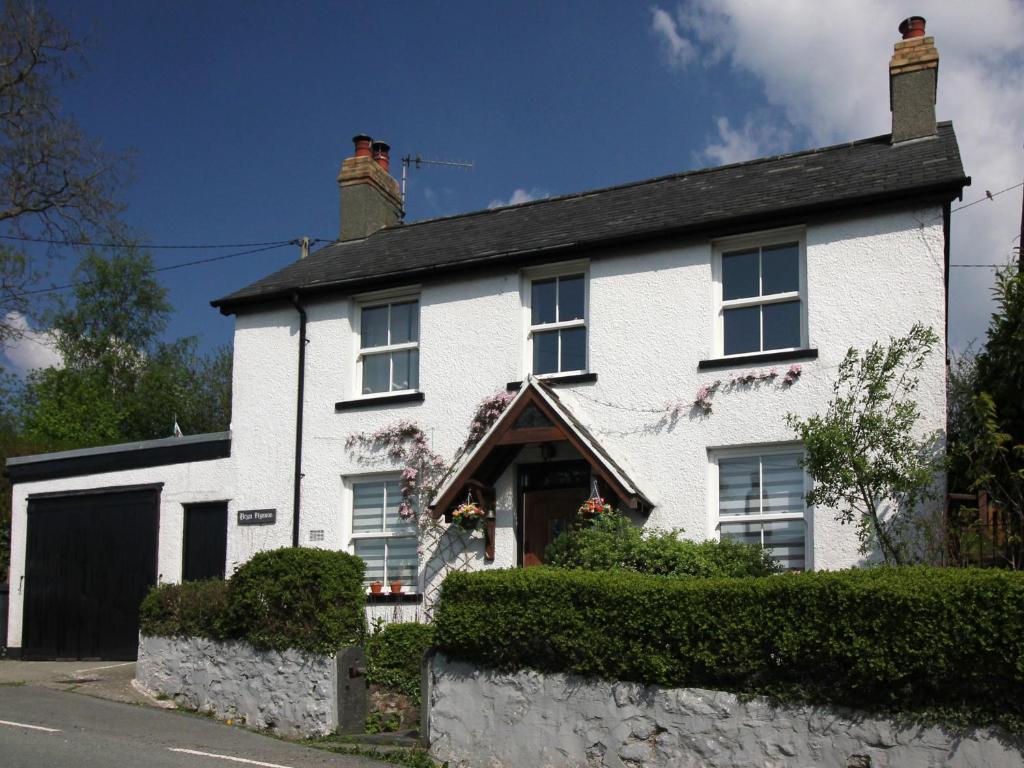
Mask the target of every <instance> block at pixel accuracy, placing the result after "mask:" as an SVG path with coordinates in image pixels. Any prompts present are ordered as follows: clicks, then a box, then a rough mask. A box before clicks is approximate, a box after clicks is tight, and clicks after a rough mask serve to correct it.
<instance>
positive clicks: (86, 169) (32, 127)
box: [0, 0, 123, 341]
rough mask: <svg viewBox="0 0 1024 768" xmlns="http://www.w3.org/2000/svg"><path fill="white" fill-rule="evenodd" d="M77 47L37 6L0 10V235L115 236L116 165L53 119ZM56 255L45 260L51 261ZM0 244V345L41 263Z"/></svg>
mask: <svg viewBox="0 0 1024 768" xmlns="http://www.w3.org/2000/svg"><path fill="white" fill-rule="evenodd" d="M81 55H82V45H81V43H80V42H79V41H77V40H75V39H74V38H73V37H72V36H71V34H70V32H68V30H67V29H66V28H65V27H64V26H63V25H62V24H61V23H60V22H58V21H57V20H56V19H55V18H54V17H53V16H52V15H51V14H50V13H49V12H48V11H47V10H46V9H45V7H44V6H43V3H42V2H40V1H39V0H4V2H3V5H2V7H0V232H2V233H4V234H8V235H16V236H28V237H42V238H48V239H58V240H63V239H71V240H95V239H96V238H97V237H102V238H105V239H109V238H115V239H116V238H118V237H119V234H120V231H121V227H120V225H119V223H118V219H117V217H118V214H119V213H120V211H121V209H122V206H121V204H120V202H119V201H118V198H117V190H118V188H119V186H120V181H119V177H120V175H121V171H122V165H123V160H122V159H119V158H116V157H114V156H112V155H110V154H108V153H106V152H104V151H103V150H102V149H101V148H100V146H99V144H98V142H96V141H94V140H92V139H90V138H89V137H87V136H86V135H85V134H84V132H83V131H82V130H81V128H80V127H79V126H78V124H77V123H76V122H75V121H74V120H73V119H72V118H70V117H69V116H67V115H64V114H62V113H61V109H60V103H59V101H58V99H57V95H56V90H57V87H58V86H59V85H60V84H61V83H63V82H65V81H68V80H70V79H73V77H74V75H75V69H76V65H79V63H80V59H81ZM59 253H60V252H59V251H58V250H56V249H54V250H52V251H51V252H50V254H49V255H50V256H54V257H55V256H57V255H58V254H59ZM33 255H34V256H35V258H29V256H28V254H27V253H26V251H25V250H23V249H20V248H17V247H14V246H12V245H11V244H10V243H7V244H4V245H2V246H0V341H2V340H3V339H6V338H11V337H14V336H18V335H20V333H21V332H22V328H21V326H20V325H19V324H18V323H12V322H11V321H10V320H9V319H8V315H9V313H11V312H17V313H21V314H25V313H26V312H27V310H28V295H27V293H26V292H27V291H28V290H29V289H31V288H32V287H33V286H34V285H36V284H38V283H39V281H40V280H42V279H43V278H44V277H45V276H46V272H47V269H46V262H47V259H40V258H39V257H38V255H36V254H33Z"/></svg>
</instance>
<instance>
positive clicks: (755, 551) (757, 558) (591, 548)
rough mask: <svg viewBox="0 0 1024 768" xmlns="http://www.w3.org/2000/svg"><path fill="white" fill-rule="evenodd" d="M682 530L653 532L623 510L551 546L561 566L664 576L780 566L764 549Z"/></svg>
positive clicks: (749, 572) (549, 555)
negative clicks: (701, 538)
mask: <svg viewBox="0 0 1024 768" xmlns="http://www.w3.org/2000/svg"><path fill="white" fill-rule="evenodd" d="M681 534H682V531H648V530H644V529H642V528H641V527H640V526H639V525H636V524H634V523H633V522H632V521H631V520H629V518H627V517H625V516H624V515H622V514H621V513H619V512H614V513H612V514H607V515H601V516H600V517H598V518H597V519H596V520H595V521H594V522H593V523H592V524H590V525H584V526H582V527H578V528H572V529H569V530H568V531H566V532H565V533H563V534H561V535H560V536H559V537H558V538H556V539H555V540H554V541H553V542H551V544H550V545H549V546H548V549H547V552H546V553H545V558H544V559H545V562H547V563H548V564H550V565H554V566H557V567H559V568H586V569H589V570H596V571H607V570H627V571H636V572H637V573H649V574H655V575H659V576H705V577H707V576H767V575H769V574H772V573H776V572H778V571H779V565H778V563H776V562H775V561H774V560H772V558H771V557H770V556H769V555H768V553H767V552H766V551H765V550H764V549H763V548H761V547H757V546H754V545H751V544H740V543H739V542H735V541H730V540H728V539H725V540H723V541H710V540H709V541H701V542H697V541H690V540H688V539H684V538H681Z"/></svg>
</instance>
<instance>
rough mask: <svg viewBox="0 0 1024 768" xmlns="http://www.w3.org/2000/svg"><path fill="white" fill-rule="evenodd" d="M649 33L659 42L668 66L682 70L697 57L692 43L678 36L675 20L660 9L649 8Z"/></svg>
mask: <svg viewBox="0 0 1024 768" xmlns="http://www.w3.org/2000/svg"><path fill="white" fill-rule="evenodd" d="M651 31H652V32H654V34H655V36H656V37H657V38H658V39H659V40H661V44H662V47H663V49H664V52H665V59H666V61H667V62H668V63H669V66H671V67H674V68H678V69H682V68H684V67H686V65H687V64H689V63H690V62H691V61H693V60H694V58H695V57H696V56H697V49H696V47H695V46H694V44H693V43H691V42H690V41H689V40H687V39H686V38H685V37H683V36H682V35H680V34H679V28H678V27H677V26H676V21H675V19H673V18H672V16H671V14H669V13H668V12H666V11H665V10H664V9H662V8H658V7H654V8H651Z"/></svg>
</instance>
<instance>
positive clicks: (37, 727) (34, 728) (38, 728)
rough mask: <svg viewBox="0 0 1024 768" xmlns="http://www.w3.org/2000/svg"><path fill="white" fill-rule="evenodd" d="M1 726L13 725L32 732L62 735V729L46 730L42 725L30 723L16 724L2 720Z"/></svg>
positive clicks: (0, 721)
mask: <svg viewBox="0 0 1024 768" xmlns="http://www.w3.org/2000/svg"><path fill="white" fill-rule="evenodd" d="M0 725H13V726H14V727H15V728H28V729H29V730H32V731H46V732H47V733H60V728H45V727H43V726H41V725H29V724H28V723H14V722H11V721H10V720H0Z"/></svg>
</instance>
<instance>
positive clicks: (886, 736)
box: [424, 655, 1024, 768]
mask: <svg viewBox="0 0 1024 768" xmlns="http://www.w3.org/2000/svg"><path fill="white" fill-rule="evenodd" d="M424 693H425V696H424V701H425V704H426V705H427V707H426V711H425V712H424V717H425V728H426V730H427V736H428V738H429V740H430V745H431V746H430V749H431V753H432V755H433V757H434V758H435V759H436V760H439V761H446V760H447V761H450V765H451V766H452V768H475V767H476V766H481V767H482V766H486V767H487V768H500V767H502V766H508V767H509V768H512V766H516V767H518V766H525V765H529V766H536V767H537V768H542V767H543V768H570V767H572V768H577V767H579V768H599V767H601V768H604V767H607V768H654V766H658V767H659V768H665V767H666V766H668V767H671V768H733V767H734V766H758V767H760V768H812V767H813V768H850V767H851V766H856V768H938V767H939V766H943V767H944V768H982V767H983V766H984V767H985V768H991V767H992V766H1000V768H1015V767H1016V766H1024V758H1022V751H1021V750H1022V744H1021V743H1019V742H1011V741H1009V740H1006V739H1000V738H998V737H997V736H996V734H994V733H991V732H974V733H969V734H966V735H957V734H950V733H947V732H945V731H944V730H942V729H939V728H934V727H928V728H926V727H906V726H900V725H897V724H895V723H893V722H892V721H889V720H886V719H881V718H868V717H863V716H860V715H858V714H857V713H854V712H847V711H841V710H833V709H828V708H822V707H804V706H786V707H776V706H772V705H770V704H769V703H768V702H767V701H766V700H764V699H760V698H755V699H752V700H749V701H740V700H739V699H738V698H737V697H736V696H735V695H733V694H730V693H724V692H721V691H706V690H700V689H696V688H661V687H658V686H643V685H639V684H636V683H612V682H604V681H600V680H591V679H586V678H581V677H572V676H567V675H560V674H553V675H542V674H540V673H537V672H531V671H522V672H516V673H513V674H503V673H499V672H495V671H492V670H488V669H480V668H477V667H475V666H473V665H471V664H467V663H463V662H456V661H451V660H449V659H447V658H445V657H444V656H442V655H437V656H434V657H433V658H432V659H430V661H429V663H428V665H427V668H426V680H425V691H424Z"/></svg>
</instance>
